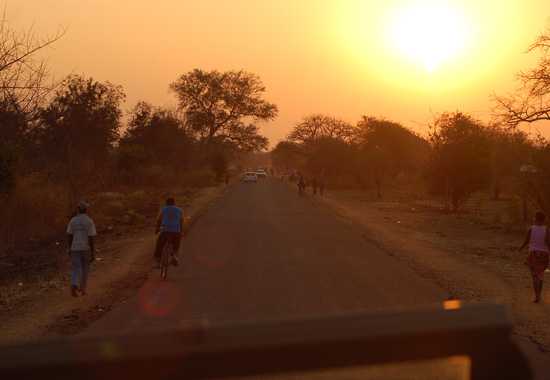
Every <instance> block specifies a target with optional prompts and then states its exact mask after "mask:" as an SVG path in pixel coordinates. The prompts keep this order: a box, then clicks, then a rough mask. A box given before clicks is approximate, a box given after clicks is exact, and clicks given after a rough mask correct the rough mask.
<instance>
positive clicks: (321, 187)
mask: <svg viewBox="0 0 550 380" xmlns="http://www.w3.org/2000/svg"><path fill="white" fill-rule="evenodd" d="M324 194H325V174H321V177H320V178H319V195H320V196H323V195H324Z"/></svg>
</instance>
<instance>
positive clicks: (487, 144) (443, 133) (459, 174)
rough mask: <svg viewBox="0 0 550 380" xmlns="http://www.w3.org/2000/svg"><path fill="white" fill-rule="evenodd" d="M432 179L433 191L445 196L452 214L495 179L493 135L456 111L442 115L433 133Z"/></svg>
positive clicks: (433, 128) (431, 139) (429, 169)
mask: <svg viewBox="0 0 550 380" xmlns="http://www.w3.org/2000/svg"><path fill="white" fill-rule="evenodd" d="M430 143H431V145H432V154H431V157H430V162H429V168H428V176H429V178H430V180H431V184H432V189H433V190H434V191H435V192H437V193H440V194H444V195H445V197H446V200H447V201H448V202H450V205H451V209H452V211H457V210H458V209H459V207H460V205H461V204H462V203H463V202H464V201H465V200H467V199H468V197H469V196H470V195H471V194H472V193H473V192H474V191H477V190H480V189H482V188H484V187H485V186H487V185H488V183H489V181H490V178H491V166H490V155H491V139H490V133H489V131H488V130H487V128H485V127H484V126H483V125H482V124H481V122H479V121H477V120H475V119H474V118H472V117H471V116H469V115H467V114H464V113H461V112H456V113H444V114H442V115H440V116H439V117H438V118H437V119H436V120H435V122H434V124H433V126H432V132H431V134H430Z"/></svg>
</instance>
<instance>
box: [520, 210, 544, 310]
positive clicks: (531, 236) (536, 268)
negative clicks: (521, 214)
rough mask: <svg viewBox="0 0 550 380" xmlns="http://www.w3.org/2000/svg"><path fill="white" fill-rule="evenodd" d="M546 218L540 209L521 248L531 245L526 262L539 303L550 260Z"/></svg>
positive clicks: (536, 300)
mask: <svg viewBox="0 0 550 380" xmlns="http://www.w3.org/2000/svg"><path fill="white" fill-rule="evenodd" d="M545 219H546V215H544V213H542V212H540V211H539V212H537V213H536V214H535V224H533V225H532V226H531V227H530V228H529V230H528V231H527V236H526V237H525V241H524V242H523V244H522V245H521V247H520V248H519V250H520V251H521V250H522V249H523V248H525V247H526V246H527V245H529V254H528V256H527V260H526V261H525V263H526V264H527V266H529V269H530V270H531V276H532V277H533V290H534V291H535V300H534V302H535V303H539V302H540V300H541V293H542V283H543V280H544V271H545V270H546V269H547V268H548V261H549V258H548V254H549V248H548V247H550V234H549V233H548V227H547V226H546V224H545V223H544V222H545Z"/></svg>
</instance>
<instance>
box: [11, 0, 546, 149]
mask: <svg viewBox="0 0 550 380" xmlns="http://www.w3.org/2000/svg"><path fill="white" fill-rule="evenodd" d="M417 3H426V1H405V0H392V1H384V2H381V1H352V0H338V1H336V0H334V1H318V0H300V1H295V0H278V1H267V0H265V1H264V0H231V1H225V0H218V1H185V0H158V1H154V2H153V1H147V0H131V1H128V0H119V1H112V0H78V1H77V0H25V1H9V2H7V14H8V19H9V21H10V23H12V24H14V25H15V26H16V27H18V28H19V27H21V28H28V27H30V26H32V25H34V29H35V30H36V31H37V32H39V33H54V32H55V31H56V30H57V29H58V28H59V27H66V28H67V33H66V35H65V36H64V37H63V39H62V40H61V41H59V42H58V43H56V44H55V46H54V47H53V48H52V49H49V50H48V51H46V52H45V54H46V55H47V56H48V57H49V62H50V65H51V68H52V72H53V74H55V76H56V77H63V76H65V75H66V74H69V73H82V74H85V75H89V76H92V77H94V78H95V79H98V80H110V81H111V82H113V83H116V84H120V85H122V86H124V88H125V90H126V93H127V102H126V108H127V109H129V108H130V107H132V106H133V105H134V104H135V103H136V102H137V101H138V100H146V101H149V102H152V103H155V104H158V105H172V104H174V103H175V99H174V96H173V95H172V94H170V93H169V91H168V85H169V83H170V82H172V81H173V80H175V79H176V77H177V76H178V75H180V74H182V73H185V72H187V71H189V70H191V69H193V68H196V67H200V68H203V69H219V70H229V69H241V68H242V69H245V70H247V71H251V72H254V73H257V74H258V75H260V77H261V78H262V80H263V81H264V83H265V84H266V86H267V88H268V95H267V98H268V99H269V100H271V101H273V102H275V103H276V104H277V105H278V106H279V108H280V116H279V118H278V119H277V120H275V121H274V122H272V123H270V124H266V125H265V126H264V127H263V131H264V132H265V134H266V135H267V136H268V137H269V138H270V140H271V142H272V144H273V143H275V142H277V141H278V140H279V139H281V138H283V137H285V136H286V134H287V133H288V132H289V130H290V128H291V127H292V125H293V124H294V123H296V122H297V121H298V120H299V119H300V118H302V117H303V116H304V115H306V114H309V113H313V112H323V113H327V114H333V115H335V116H339V117H342V118H344V119H346V120H348V121H350V122H355V121H357V120H358V119H359V117H360V115H362V114H372V115H376V116H385V117H388V118H391V119H393V120H396V121H398V122H401V123H403V124H404V125H406V126H408V127H411V128H413V129H415V130H417V131H419V132H425V130H426V127H425V125H426V123H427V122H428V121H429V120H431V119H432V115H433V114H434V113H437V112H441V111H444V110H450V111H452V110H456V109H460V110H463V111H466V112H469V113H471V114H473V115H474V116H476V117H478V118H481V119H484V120H487V119H488V117H489V113H490V108H491V103H490V100H489V96H490V95H491V94H492V93H493V92H498V93H505V92H507V91H509V90H512V89H514V88H515V82H514V75H515V73H516V72H517V71H519V70H521V69H525V68H527V67H529V66H530V65H531V64H532V63H533V62H534V58H535V57H531V56H528V55H526V54H525V53H524V52H525V49H526V47H527V46H528V45H529V44H530V42H532V40H533V39H534V38H535V37H536V36H537V35H538V34H539V33H540V32H542V31H543V30H544V28H545V27H546V26H547V25H548V16H549V15H550V2H548V1H547V0H499V1H490V0H486V1H482V2H479V1H473V0H464V1H454V2H453V1H448V3H450V4H452V5H453V6H455V7H457V8H459V9H460V10H461V12H462V13H463V14H464V15H465V17H466V19H467V20H468V27H469V28H470V30H469V32H470V33H471V36H472V38H470V40H469V41H468V45H467V46H466V47H465V49H464V51H462V52H461V53H460V54H459V55H458V56H457V57H455V59H453V60H452V61H450V62H446V63H445V64H443V65H442V66H441V67H439V68H438V69H437V70H436V71H434V72H432V73H428V72H426V71H425V70H423V69H422V68H419V67H417V66H415V65H413V64H411V63H410V62H407V61H406V60H404V59H402V58H403V57H400V56H399V55H398V54H396V52H395V51H394V50H392V47H391V46H389V36H388V31H387V28H388V25H387V20H388V17H389V16H388V15H389V14H390V13H391V12H392V11H394V10H395V9H399V8H401V7H405V6H407V5H410V4H417ZM428 3H429V2H428ZM432 3H433V2H432ZM478 3H482V5H479V4H478ZM534 128H537V127H534Z"/></svg>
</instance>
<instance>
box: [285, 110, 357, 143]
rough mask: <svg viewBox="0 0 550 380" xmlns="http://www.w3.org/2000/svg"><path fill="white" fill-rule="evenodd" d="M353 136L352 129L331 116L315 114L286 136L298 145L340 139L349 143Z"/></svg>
mask: <svg viewBox="0 0 550 380" xmlns="http://www.w3.org/2000/svg"><path fill="white" fill-rule="evenodd" d="M354 136H355V129H354V127H353V126H352V125H351V124H349V123H347V122H345V121H343V120H339V119H337V118H335V117H332V116H326V115H321V114H315V115H311V116H307V117H305V118H304V119H303V120H302V121H301V122H300V123H299V124H297V125H296V126H295V127H294V129H293V130H292V132H291V133H290V134H289V136H288V140H289V141H292V142H295V143H298V144H308V143H311V142H313V141H315V140H317V139H320V138H330V139H340V140H342V141H345V142H351V141H352V140H353V138H354Z"/></svg>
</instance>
